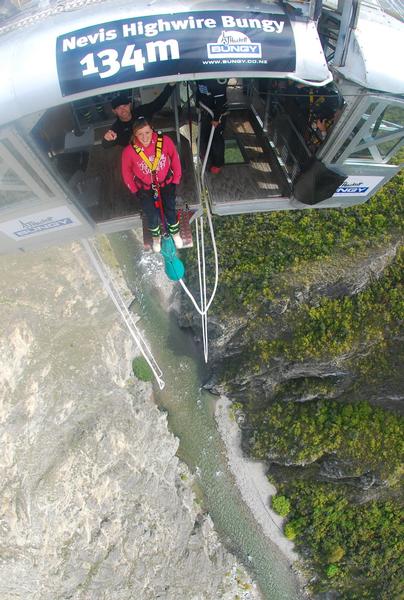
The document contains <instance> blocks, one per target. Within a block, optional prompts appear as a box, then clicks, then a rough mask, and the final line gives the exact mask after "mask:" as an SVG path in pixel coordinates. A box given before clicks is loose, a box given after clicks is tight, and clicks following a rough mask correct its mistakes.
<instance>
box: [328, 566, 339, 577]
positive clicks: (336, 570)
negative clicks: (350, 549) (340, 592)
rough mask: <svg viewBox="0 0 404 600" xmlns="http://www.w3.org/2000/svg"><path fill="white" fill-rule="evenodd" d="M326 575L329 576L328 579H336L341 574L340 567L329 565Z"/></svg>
mask: <svg viewBox="0 0 404 600" xmlns="http://www.w3.org/2000/svg"><path fill="white" fill-rule="evenodd" d="M326 574H327V577H329V578H330V579H332V578H333V577H336V576H337V575H338V574H339V567H338V565H329V566H328V567H327V570H326Z"/></svg>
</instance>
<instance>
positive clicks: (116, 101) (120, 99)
mask: <svg viewBox="0 0 404 600" xmlns="http://www.w3.org/2000/svg"><path fill="white" fill-rule="evenodd" d="M122 104H130V100H129V98H128V97H127V96H123V95H120V96H117V97H116V98H113V99H112V100H111V107H112V108H118V106H121V105H122Z"/></svg>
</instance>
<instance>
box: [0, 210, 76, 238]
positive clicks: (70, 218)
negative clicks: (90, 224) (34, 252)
mask: <svg viewBox="0 0 404 600" xmlns="http://www.w3.org/2000/svg"><path fill="white" fill-rule="evenodd" d="M80 225H82V223H81V222H80V221H79V220H78V219H77V217H76V216H75V215H74V213H73V212H72V211H71V210H70V209H69V208H68V207H67V206H56V207H54V208H49V209H47V210H41V211H40V212H36V213H32V214H30V215H25V216H24V217H20V218H18V219H12V220H10V221H4V222H3V223H0V231H2V232H3V233H5V234H6V235H7V236H8V237H10V238H12V239H13V240H24V239H27V238H32V237H36V236H38V235H45V234H47V233H53V232H55V231H57V230H62V229H63V230H65V229H70V228H71V227H78V226H80Z"/></svg>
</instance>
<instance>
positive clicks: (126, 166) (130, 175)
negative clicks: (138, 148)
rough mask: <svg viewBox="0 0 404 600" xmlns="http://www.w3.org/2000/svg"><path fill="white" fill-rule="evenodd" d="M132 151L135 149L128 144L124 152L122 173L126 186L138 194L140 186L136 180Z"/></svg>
mask: <svg viewBox="0 0 404 600" xmlns="http://www.w3.org/2000/svg"><path fill="white" fill-rule="evenodd" d="M132 152H133V150H132V148H131V147H130V146H127V147H126V148H125V149H124V151H123V152H122V159H121V173H122V179H123V181H124V183H125V185H126V187H128V188H129V189H130V191H131V192H132V194H136V192H137V191H138V189H139V188H138V186H137V185H136V183H135V181H134V171H133V162H132V160H131V153H132Z"/></svg>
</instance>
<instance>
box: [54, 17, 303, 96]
mask: <svg viewBox="0 0 404 600" xmlns="http://www.w3.org/2000/svg"><path fill="white" fill-rule="evenodd" d="M56 52H57V67H58V76H59V83H60V87H61V91H62V94H63V95H64V96H68V95H71V94H76V93H78V92H82V91H85V90H91V89H95V88H99V87H102V86H107V85H108V86H109V85H113V84H118V83H124V82H131V81H136V80H138V79H142V80H144V79H153V78H155V77H167V76H170V75H182V74H187V73H208V72H215V71H234V70H237V71H240V70H241V71H243V70H245V71H247V72H248V71H249V70H253V71H262V72H263V73H265V72H272V73H273V72H282V73H284V72H287V73H292V72H293V71H294V70H295V63H296V52H295V43H294V39H293V34H292V28H291V26H290V22H289V20H288V18H287V17H286V16H284V15H270V14H266V13H255V12H254V13H253V12H251V13H250V12H238V11H226V13H224V14H221V13H219V12H193V13H192V14H187V13H178V14H176V15H173V14H170V15H164V14H163V15H153V16H145V17H137V18H135V19H133V20H121V21H112V22H109V23H102V24H99V25H94V26H92V27H87V28H85V29H80V30H79V31H73V32H69V33H66V34H65V35H62V36H59V37H58V39H57V44H56Z"/></svg>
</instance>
